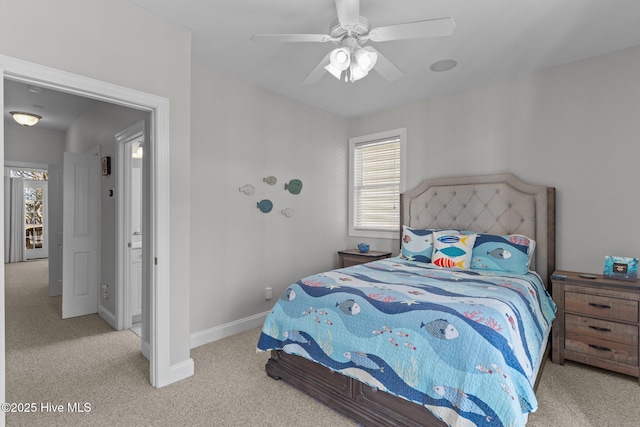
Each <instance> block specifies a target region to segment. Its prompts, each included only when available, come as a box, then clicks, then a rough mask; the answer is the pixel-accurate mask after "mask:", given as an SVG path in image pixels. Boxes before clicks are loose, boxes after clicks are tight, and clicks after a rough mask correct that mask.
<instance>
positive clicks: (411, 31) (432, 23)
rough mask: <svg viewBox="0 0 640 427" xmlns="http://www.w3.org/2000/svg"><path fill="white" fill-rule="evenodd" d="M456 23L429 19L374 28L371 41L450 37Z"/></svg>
mask: <svg viewBox="0 0 640 427" xmlns="http://www.w3.org/2000/svg"><path fill="white" fill-rule="evenodd" d="M455 28H456V23H455V22H453V19H451V18H438V19H429V20H426V21H417V22H407V23H406V24H397V25H389V26H386V27H377V28H372V29H371V31H369V39H370V40H371V41H374V42H385V41H390V40H404V39H417V38H421V37H440V36H448V35H451V34H452V33H453V30H455Z"/></svg>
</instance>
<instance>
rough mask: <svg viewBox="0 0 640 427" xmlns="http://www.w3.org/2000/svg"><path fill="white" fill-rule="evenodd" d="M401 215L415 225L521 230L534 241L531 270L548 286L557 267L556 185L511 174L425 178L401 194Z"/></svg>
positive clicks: (493, 231) (496, 231)
mask: <svg viewBox="0 0 640 427" xmlns="http://www.w3.org/2000/svg"><path fill="white" fill-rule="evenodd" d="M400 219H401V223H402V224H403V225H407V226H409V227H413V228H434V229H445V228H456V229H460V230H471V231H476V232H479V233H491V234H500V235H502V234H523V235H525V236H527V237H530V238H532V239H534V240H535V241H536V250H535V257H534V263H533V265H532V266H531V269H532V270H535V271H537V272H538V274H540V277H542V280H543V281H544V283H545V285H547V286H548V284H549V276H550V275H551V273H553V270H554V269H555V254H556V252H555V238H556V232H555V188H553V187H545V186H540V185H531V184H528V183H526V182H523V181H521V180H520V179H519V178H518V177H516V176H515V175H513V174H509V173H508V174H500V175H480V176H466V177H455V178H437V179H427V180H425V181H423V182H422V183H421V184H420V185H418V186H417V187H416V188H414V189H413V190H409V191H406V192H404V193H403V194H401V195H400Z"/></svg>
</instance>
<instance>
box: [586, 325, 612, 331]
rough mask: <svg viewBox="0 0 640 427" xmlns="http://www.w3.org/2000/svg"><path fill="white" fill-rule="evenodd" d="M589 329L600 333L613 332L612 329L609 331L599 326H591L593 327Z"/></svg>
mask: <svg viewBox="0 0 640 427" xmlns="http://www.w3.org/2000/svg"><path fill="white" fill-rule="evenodd" d="M589 328H591V329H593V330H594V331H598V332H611V329H609V328H599V327H598V326H591V325H589Z"/></svg>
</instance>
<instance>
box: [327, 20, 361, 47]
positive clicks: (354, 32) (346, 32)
mask: <svg viewBox="0 0 640 427" xmlns="http://www.w3.org/2000/svg"><path fill="white" fill-rule="evenodd" d="M370 28H371V26H370V24H369V20H368V19H367V18H365V17H364V16H361V17H360V21H359V22H358V24H356V25H354V26H347V27H343V26H342V25H340V22H339V21H338V20H337V19H336V20H334V21H333V22H332V23H331V25H330V26H329V34H331V37H332V38H334V39H339V41H338V42H336V44H338V45H340V44H341V42H342V39H343V38H345V37H348V36H351V37H354V38H355V39H360V37H364V36H366V35H367V34H369V29H370Z"/></svg>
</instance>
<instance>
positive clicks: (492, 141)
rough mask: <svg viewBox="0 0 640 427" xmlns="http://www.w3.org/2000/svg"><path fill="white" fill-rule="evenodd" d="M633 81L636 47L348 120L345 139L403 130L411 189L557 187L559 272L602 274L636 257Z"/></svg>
mask: <svg viewBox="0 0 640 427" xmlns="http://www.w3.org/2000/svg"><path fill="white" fill-rule="evenodd" d="M639 75H640V47H636V48H631V49H626V50H622V51H619V52H615V53H612V54H608V55H603V56H598V57H595V58H591V59H587V60H583V61H579V62H575V63H571V64H567V65H563V66H559V67H555V68H552V69H548V70H545V71H541V72H537V73H534V74H530V75H526V76H522V77H519V78H516V79H512V80H507V81H501V82H497V83H493V84H488V85H485V86H482V87H478V88H473V89H470V90H466V91H463V92H459V93H455V94H451V95H448V96H442V97H439V98H436V99H430V100H425V101H421V102H417V103H413V104H410V105H405V106H403V107H400V108H396V109H393V110H389V111H385V112H383V113H380V114H374V115H370V116H366V117H361V118H358V119H354V120H352V121H351V122H350V131H349V132H350V136H359V135H363V134H369V133H373V132H379V131H382V130H387V129H395V128H398V127H403V126H406V127H407V140H408V147H407V159H408V165H407V180H408V183H407V188H408V189H410V188H412V187H414V186H416V185H417V184H418V183H419V182H420V181H421V180H422V179H424V178H432V177H440V176H457V175H466V174H488V173H500V172H512V173H515V174H516V175H519V176H520V177H521V178H523V179H525V180H526V181H529V182H531V183H535V184H544V185H549V186H555V187H556V188H557V259H556V261H557V268H559V269H566V270H575V271H585V272H592V273H601V272H602V268H603V261H604V256H605V255H619V256H633V257H638V256H640V240H639V239H638V236H640V223H639V222H638V221H637V220H636V218H638V217H639V216H640V199H638V197H637V188H636V187H637V183H638V181H639V180H640V171H639V169H638V158H640V140H639V137H638V135H640V83H639V81H640V80H639V78H638V76H639ZM357 240H358V239H357V238H350V239H349V243H350V245H351V246H354V245H355V243H356V241H357ZM375 245H376V246H377V247H386V248H388V249H389V250H394V251H397V250H398V248H399V243H398V241H397V240H393V241H391V240H386V241H377V242H375Z"/></svg>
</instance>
